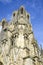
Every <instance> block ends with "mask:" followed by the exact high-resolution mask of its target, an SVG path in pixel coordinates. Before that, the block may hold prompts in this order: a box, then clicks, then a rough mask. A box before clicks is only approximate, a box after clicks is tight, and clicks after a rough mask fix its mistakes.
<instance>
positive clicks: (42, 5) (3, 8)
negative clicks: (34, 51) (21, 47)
mask: <svg viewBox="0 0 43 65" xmlns="http://www.w3.org/2000/svg"><path fill="white" fill-rule="evenodd" d="M21 5H23V6H24V7H25V9H26V11H27V12H28V13H30V20H31V23H32V27H33V32H34V36H35V38H36V40H37V42H38V44H41V45H42V47H43V0H0V21H1V20H2V19H3V18H6V19H7V21H9V20H10V19H11V15H12V12H13V11H15V10H17V9H19V7H20V6H21Z"/></svg>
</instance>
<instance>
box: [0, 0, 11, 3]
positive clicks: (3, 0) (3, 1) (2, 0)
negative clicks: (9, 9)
mask: <svg viewBox="0 0 43 65" xmlns="http://www.w3.org/2000/svg"><path fill="white" fill-rule="evenodd" d="M0 2H2V3H10V2H12V0H0Z"/></svg>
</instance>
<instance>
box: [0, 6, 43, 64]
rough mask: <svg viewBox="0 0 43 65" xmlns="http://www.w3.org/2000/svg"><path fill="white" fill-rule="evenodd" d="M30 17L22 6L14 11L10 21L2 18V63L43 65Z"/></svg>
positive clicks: (0, 33) (0, 52)
mask: <svg viewBox="0 0 43 65" xmlns="http://www.w3.org/2000/svg"><path fill="white" fill-rule="evenodd" d="M29 19H30V15H29V14H28V13H27V12H26V11H25V9H24V7H20V8H19V10H18V11H15V12H13V16H12V20H11V22H10V23H8V22H7V21H6V20H5V19H3V20H2V23H1V24H2V31H1V32H0V65H43V58H42V57H43V55H41V52H40V49H39V46H38V44H37V41H36V40H35V38H34V34H33V30H32V25H31V23H30V20H29Z"/></svg>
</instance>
